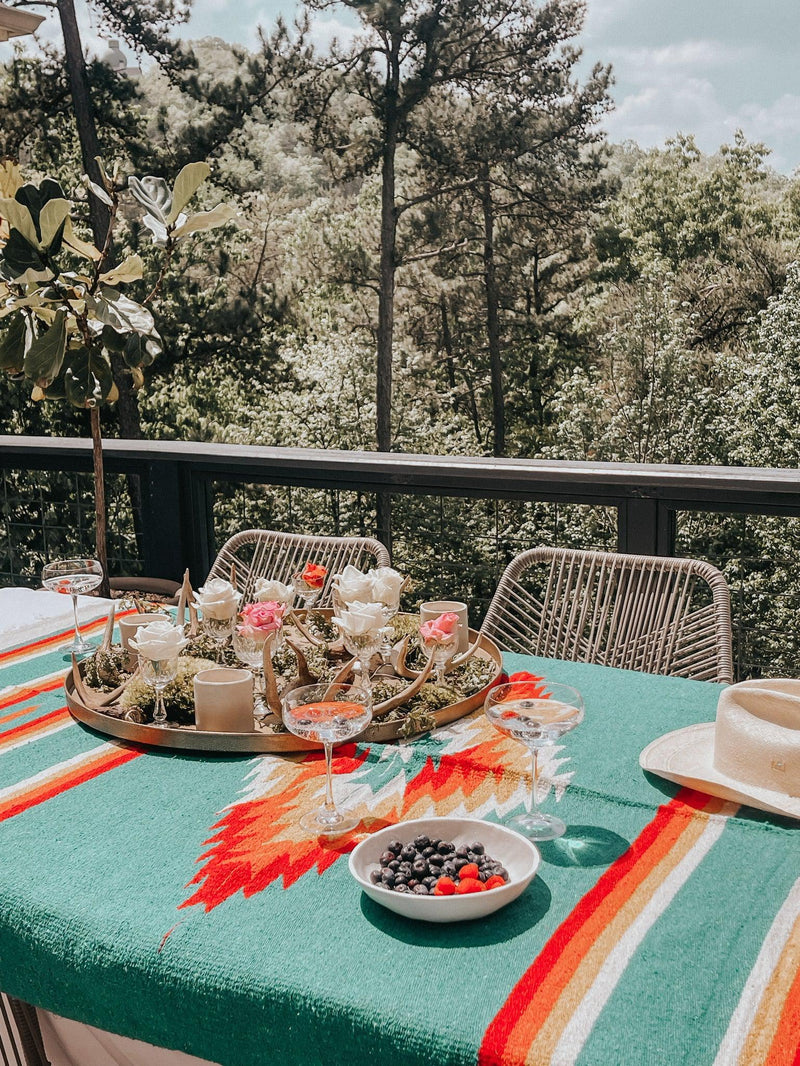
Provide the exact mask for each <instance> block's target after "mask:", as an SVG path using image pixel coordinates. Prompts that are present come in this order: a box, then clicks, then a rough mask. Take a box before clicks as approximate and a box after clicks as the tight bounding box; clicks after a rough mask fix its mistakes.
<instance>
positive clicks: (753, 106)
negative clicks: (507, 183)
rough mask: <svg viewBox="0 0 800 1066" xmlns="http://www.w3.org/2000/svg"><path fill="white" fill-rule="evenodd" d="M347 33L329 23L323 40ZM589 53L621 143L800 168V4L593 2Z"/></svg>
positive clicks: (320, 34)
mask: <svg viewBox="0 0 800 1066" xmlns="http://www.w3.org/2000/svg"><path fill="white" fill-rule="evenodd" d="M338 7H339V10H340V11H341V10H342V5H339V6H338ZM294 11H295V0H194V8H193V14H192V18H191V21H190V23H189V25H188V26H187V27H185V28H184V29H183V30H182V36H186V37H204V36H216V37H222V38H223V39H224V40H227V41H235V42H238V43H240V44H245V45H253V44H254V43H255V41H256V31H257V27H258V26H259V24H260V25H262V26H264V28H265V29H267V30H269V29H270V28H271V26H272V25H273V23H274V20H275V18H276V17H277V15H278V14H283V15H284V16H286V17H288V18H291V17H292V15H293V14H294ZM348 25H352V23H349V22H348V20H347V16H340V17H339V19H338V20H337V19H336V18H335V17H333V16H327V17H326V18H325V19H324V20H322V21H320V22H319V23H318V24H317V25H316V27H315V36H316V38H317V40H318V42H319V43H320V44H323V43H324V42H325V41H326V40H327V39H330V37H331V36H333V35H334V34H336V35H339V36H344V35H346V34H347V33H348ZM86 28H87V30H88V31H89V32H88V33H87V40H88V39H90V38H91V27H86ZM44 29H45V27H43V30H44ZM41 33H42V31H40V34H41ZM51 33H52V30H51V31H47V35H50V34H51ZM580 44H581V45H582V47H583V51H584V64H585V67H586V69H587V70H588V69H589V68H590V67H591V65H592V64H593V63H595V62H601V63H606V64H608V63H610V64H611V65H612V67H613V70H614V75H615V85H614V87H613V90H612V94H613V97H614V102H615V109H614V111H613V112H612V113H611V114H610V115H609V116H608V117H607V119H606V121H605V128H606V130H607V131H608V134H609V136H610V138H611V139H612V140H614V141H624V140H634V141H636V142H637V143H638V144H640V145H641V146H642V147H647V148H649V147H653V146H657V145H662V144H663V143H664V141H665V140H666V139H668V138H670V137H674V136H675V134H676V133H678V132H680V133H691V134H694V135H695V137H696V139H697V142H698V144H699V146H700V147H701V148H702V149H703V150H704V151H707V152H713V151H715V150H716V149H717V148H718V147H719V146H720V145H721V144H723V143H726V142H728V143H729V142H730V141H732V139H733V136H734V133H735V131H736V130H737V128H740V129H742V130H743V131H744V133H745V134H746V136H747V137H748V138H749V139H751V140H758V141H763V142H764V143H765V144H766V145H767V146H768V147H769V148H771V149H772V155H771V156H770V163H771V165H772V166H774V167H775V169H777V170H780V171H783V172H785V173H791V172H792V171H793V170H794V169H795V168H796V167H798V166H800V63H798V57H799V55H800V47H799V46H800V0H587V18H586V24H585V27H584V32H583V35H582V38H581V41H580Z"/></svg>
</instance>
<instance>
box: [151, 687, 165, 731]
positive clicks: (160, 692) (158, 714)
mask: <svg viewBox="0 0 800 1066" xmlns="http://www.w3.org/2000/svg"><path fill="white" fill-rule="evenodd" d="M154 687H155V690H156V710H155V714H154V715H153V721H154V722H155V724H156V725H162V724H163V723H164V722H166V720H167V709H166V707H165V706H164V686H163V685H160V684H156V685H155V686H154Z"/></svg>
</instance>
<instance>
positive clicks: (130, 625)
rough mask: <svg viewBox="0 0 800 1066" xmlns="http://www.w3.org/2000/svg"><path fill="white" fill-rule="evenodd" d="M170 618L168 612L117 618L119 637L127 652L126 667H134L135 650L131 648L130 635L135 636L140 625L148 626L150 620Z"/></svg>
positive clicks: (167, 619)
mask: <svg viewBox="0 0 800 1066" xmlns="http://www.w3.org/2000/svg"><path fill="white" fill-rule="evenodd" d="M171 621H172V619H171V618H170V616H169V615H168V614H129V615H128V617H127V618H120V620H119V639H120V643H121V644H122V647H123V648H124V649H125V651H126V652H127V653H128V664H127V665H128V669H129V670H133V669H135V667H136V659H137V655H136V652H135V651H134V650H133V648H131V647H130V646H129V645H130V641H131V638H132V637H135V636H136V633H137V631H138V630H139V629H141V627H142V626H149V625H150V623H151V622H171Z"/></svg>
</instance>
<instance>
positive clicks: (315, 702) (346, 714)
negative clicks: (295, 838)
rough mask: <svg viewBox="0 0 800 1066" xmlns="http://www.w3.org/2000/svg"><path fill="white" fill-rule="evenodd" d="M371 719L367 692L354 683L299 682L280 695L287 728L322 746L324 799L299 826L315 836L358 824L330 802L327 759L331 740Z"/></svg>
mask: <svg viewBox="0 0 800 1066" xmlns="http://www.w3.org/2000/svg"><path fill="white" fill-rule="evenodd" d="M371 720H372V711H371V709H370V704H369V699H368V696H367V693H366V692H365V691H364V689H363V688H358V687H357V686H355V685H303V687H302V688H296V689H294V690H293V691H291V692H289V693H287V694H286V695H285V696H284V697H283V721H284V724H285V725H286V728H287V729H288V730H289V732H290V733H294V735H295V736H297V737H302V738H303V740H313V741H316V743H318V744H322V746H323V748H324V749H325V802H324V803H323V805H322V806H321V807H320V808H319V809H318V810H316V811H310V812H309V813H307V814H304V815H303V817H302V818H301V819H300V825H301V826H302V827H303V829H308V830H309V831H310V832H312V833H316V834H317V835H318V836H319V835H322V836H340V835H341V834H342V833H348V832H349V831H350V830H351V829H355V827H356V826H357V825H358V823H359V818H358V817H356V815H354V814H351V813H350V812H349V811H346V810H345V811H343V810H340V809H339V808H338V807H337V806H336V804H335V803H334V800H333V773H332V769H331V759H332V755H333V746H334V744H341V743H343V742H344V741H346V740H352V739H353V738H354V737H357V736H358V734H359V733H361V732H363V730H365V729H366V728H367V726H368V725H369V723H370V721H371Z"/></svg>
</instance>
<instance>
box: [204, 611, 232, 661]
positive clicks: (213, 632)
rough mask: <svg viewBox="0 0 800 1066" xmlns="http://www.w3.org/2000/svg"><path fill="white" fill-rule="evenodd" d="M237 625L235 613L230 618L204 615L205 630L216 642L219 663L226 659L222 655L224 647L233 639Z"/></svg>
mask: <svg viewBox="0 0 800 1066" xmlns="http://www.w3.org/2000/svg"><path fill="white" fill-rule="evenodd" d="M235 626H236V615H235V614H232V615H230V616H229V617H228V618H209V617H208V615H204V616H203V632H204V633H205V634H206V636H207V637H208V638H209V639H210V640H212V641H213V642H214V646H215V648H216V659H217V662H218V663H221V662H223V661H224V660H223V657H222V649H223V648H224V647H225V645H226V644H227V643H228V641H229V640H230V639H231V634H232V633H233V630H234V628H235Z"/></svg>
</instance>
